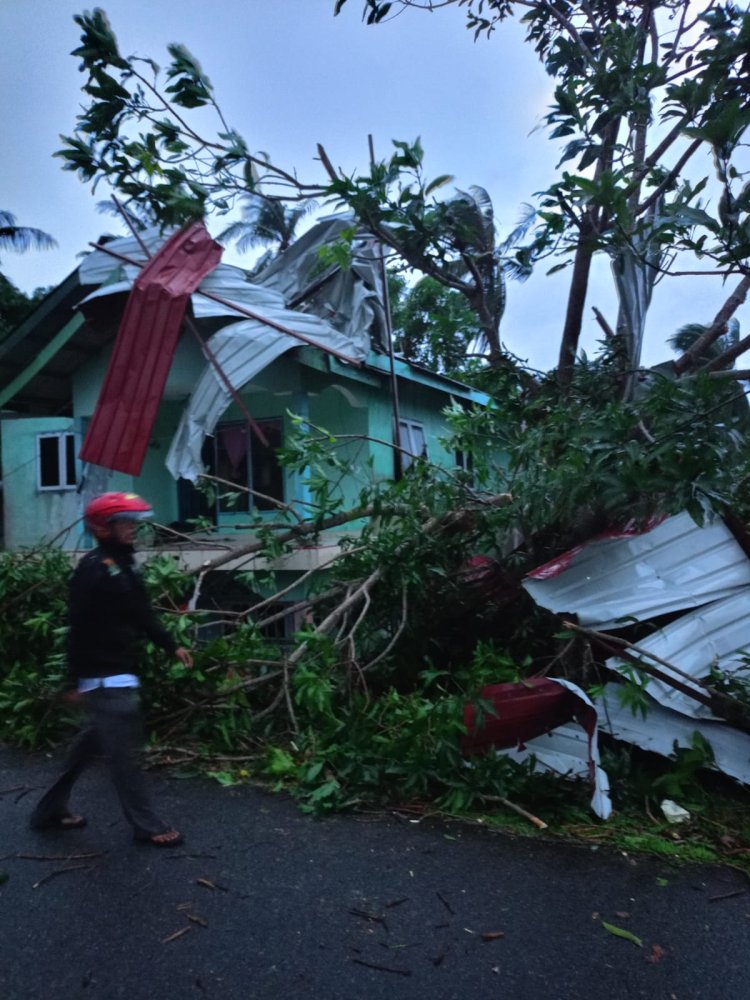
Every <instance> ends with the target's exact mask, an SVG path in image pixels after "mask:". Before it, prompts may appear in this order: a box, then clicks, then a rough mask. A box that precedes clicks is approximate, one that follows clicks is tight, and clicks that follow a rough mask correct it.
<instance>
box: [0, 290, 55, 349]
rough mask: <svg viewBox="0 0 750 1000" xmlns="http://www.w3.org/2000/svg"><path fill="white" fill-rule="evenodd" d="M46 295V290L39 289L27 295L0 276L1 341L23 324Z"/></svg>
mask: <svg viewBox="0 0 750 1000" xmlns="http://www.w3.org/2000/svg"><path fill="white" fill-rule="evenodd" d="M45 294H46V290H45V289H43V288H37V289H36V290H35V291H34V293H33V294H32V295H25V294H24V293H23V292H22V291H20V289H18V288H16V286H15V285H14V284H13V283H12V282H11V281H8V279H7V278H6V277H5V275H3V274H0V341H1V340H3V338H4V337H7V336H8V334H9V333H11V332H12V331H13V330H15V329H16V327H17V326H19V325H20V324H21V323H22V322H23V320H24V319H25V318H26V317H27V316H28V315H29V314H30V313H31V311H32V310H33V309H34V307H35V306H36V305H37V304H38V303H39V302H41V300H42V299H43V298H44V296H45Z"/></svg>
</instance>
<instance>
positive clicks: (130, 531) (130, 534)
mask: <svg viewBox="0 0 750 1000" xmlns="http://www.w3.org/2000/svg"><path fill="white" fill-rule="evenodd" d="M137 531H138V523H137V521H130V520H128V519H127V518H116V519H115V520H114V521H110V522H109V537H110V538H111V539H112V541H114V542H117V543H118V544H119V545H135V536H136V533H137Z"/></svg>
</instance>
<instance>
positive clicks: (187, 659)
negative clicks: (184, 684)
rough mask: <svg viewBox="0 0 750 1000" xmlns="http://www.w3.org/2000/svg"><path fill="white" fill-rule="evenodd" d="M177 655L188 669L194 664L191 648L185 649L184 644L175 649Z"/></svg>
mask: <svg viewBox="0 0 750 1000" xmlns="http://www.w3.org/2000/svg"><path fill="white" fill-rule="evenodd" d="M174 655H175V657H176V658H177V659H178V660H179V661H180V663H181V664H182V665H183V667H187V669H188V670H190V669H191V667H192V666H193V654H192V653H191V652H190V650H189V649H185V647H184V646H179V647H178V648H177V649H176V650H175V654H174Z"/></svg>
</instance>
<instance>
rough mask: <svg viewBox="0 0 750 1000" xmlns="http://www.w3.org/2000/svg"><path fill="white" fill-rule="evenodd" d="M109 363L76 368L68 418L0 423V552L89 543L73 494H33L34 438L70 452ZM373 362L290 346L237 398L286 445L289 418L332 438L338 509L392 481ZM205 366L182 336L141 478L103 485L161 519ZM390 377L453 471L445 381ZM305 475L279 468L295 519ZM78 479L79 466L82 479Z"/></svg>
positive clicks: (234, 524)
mask: <svg viewBox="0 0 750 1000" xmlns="http://www.w3.org/2000/svg"><path fill="white" fill-rule="evenodd" d="M108 360H109V350H104V351H102V352H101V353H100V355H99V356H97V357H95V358H93V359H91V360H90V361H89V362H88V363H86V364H85V365H83V366H82V367H81V368H80V369H79V370H78V371H77V372H76V374H75V376H74V378H73V385H72V395H73V412H74V415H75V416H74V418H52V417H49V418H20V419H9V420H4V421H3V422H2V455H3V468H4V476H5V491H4V492H5V531H6V537H5V545H6V547H7V548H14V549H15V548H19V547H23V546H26V545H31V544H34V543H36V542H38V541H39V540H40V539H44V540H49V539H51V538H53V537H57V536H60V539H61V543H62V544H63V546H64V547H65V548H79V547H82V546H84V545H86V544H88V542H89V541H90V540H88V539H87V538H86V536H85V533H84V532H82V531H81V529H80V524H79V526H78V528H77V529H73V528H69V526H70V525H71V524H73V523H74V522H75V521H77V520H78V519H79V518H80V515H81V509H80V508H81V502H82V501H81V497H80V494H79V493H77V492H76V490H75V489H60V490H40V489H39V484H38V481H37V477H38V463H37V437H38V435H39V434H40V433H50V432H71V431H72V432H74V433H75V434H76V435H77V437H76V454H77V452H78V449H79V448H80V444H81V440H82V437H83V434H84V432H85V429H86V426H87V424H88V421H89V420H90V418H91V416H92V414H93V412H94V409H95V406H96V401H97V398H98V394H99V389H100V387H101V385H102V383H103V380H104V377H105V374H106V370H107V363H108ZM373 365H375V367H373V366H372V365H368V366H362V367H357V366H354V365H348V364H343V363H341V362H339V361H337V360H336V359H335V358H333V357H331V356H328V355H325V354H323V353H322V352H320V351H316V350H314V349H312V348H307V347H300V348H295V349H293V350H292V351H289V352H287V353H286V354H284V355H282V356H281V357H280V358H278V359H277V360H276V361H275V362H273V363H272V364H271V365H269V366H268V367H267V368H266V369H264V370H263V371H261V372H260V373H258V375H257V376H256V378H255V379H254V380H253V382H252V384H251V385H248V386H246V387H245V388H244V389H243V390H242V393H241V398H242V400H243V403H244V405H245V406H246V407H247V410H248V412H249V413H250V414H251V416H253V417H255V418H257V419H266V418H278V419H281V420H282V421H283V433H284V439H285V441H288V440H289V437H290V435H291V434H292V432H293V430H294V422H293V420H292V414H294V415H297V416H299V417H301V418H302V419H303V420H304V421H309V426H310V429H311V431H312V433H315V428H316V427H318V428H323V429H325V431H326V432H327V433H328V434H330V435H332V436H333V437H334V438H335V439H336V441H335V445H334V449H335V452H336V454H337V456H338V457H339V459H341V461H342V462H350V463H351V465H352V468H353V472H352V473H351V474H349V473H347V474H346V475H337V474H336V478H335V479H334V480H333V489H334V494H335V495H337V496H338V497H340V499H341V500H342V502H343V506H344V507H350V506H354V505H355V504H356V503H357V502H358V500H359V495H360V492H361V491H362V489H363V488H365V487H367V486H369V485H372V484H373V483H374V482H379V481H383V480H390V479H392V478H393V475H394V451H393V448H392V447H391V446H390V445H389V442H392V441H393V438H394V434H393V427H394V417H393V405H392V400H391V388H390V386H391V382H390V374H389V371H388V367H389V366H388V364H387V359H385V358H383V357H376V358H375V359H374V361H373ZM205 366H206V361H205V359H204V358H203V356H202V353H201V350H200V348H199V346H198V344H197V343H196V341H195V339H194V338H193V337H192V336H189V335H185V336H183V338H182V339H181V341H180V343H179V344H178V347H177V351H176V354H175V359H174V362H173V365H172V367H171V370H170V373H169V377H168V380H167V385H166V388H165V392H164V396H163V400H162V403H161V405H160V407H159V412H158V416H157V420H156V424H155V426H154V429H153V433H152V435H151V440H150V443H149V447H148V450H147V453H146V457H145V461H144V464H143V469H142V472H141V474H140V475H139V476H137V477H133V476H126V475H123V474H121V473H113V474H112V476H111V477H110V480H109V482H108V488H109V489H113V490H133V491H135V492H137V493H140V494H142V495H143V496H145V497H147V498H148V500H149V501H150V502H151V503H152V504H153V506H154V510H155V514H156V519H157V521H159V522H160V523H164V524H169V523H171V522H174V521H177V520H179V519H180V517H181V516H182V511H181V509H180V504H179V500H178V484H177V483H176V482H175V481H174V480H173V479H172V477H171V475H170V474H169V472H168V471H167V469H166V467H165V460H166V456H167V452H168V450H169V446H170V443H171V441H172V438H173V436H174V434H175V431H176V429H177V426H178V424H179V420H180V416H181V413H182V411H183V408H184V405H185V401H186V400H187V398H188V396H189V394H190V392H191V391H192V390H193V389H194V387H195V385H196V383H197V381H198V379H199V378H200V376H201V374H202V373H203V371H204V369H205ZM397 371H398V374H399V378H398V391H399V404H400V416H401V418H402V420H406V421H411V422H414V423H418V424H419V425H421V427H422V429H423V432H424V438H425V442H426V447H427V457H428V459H429V460H430V461H431V462H433V463H435V464H437V465H440V466H443V467H445V468H451V467H453V465H454V461H455V456H454V455H453V453H452V452H449V451H448V450H446V448H445V447H444V446H443V444H442V443H441V438H443V437H444V436H445V435H446V425H445V420H444V417H443V416H442V410H443V408H444V407H445V406H446V405H448V403H449V401H450V388H451V386H450V384H448V383H441V382H440V380H439V379H438V378H437V377H436V376H433V375H431V374H430V373H425V372H421V371H420V370H417V369H410V368H409V367H408V366H406V365H405V364H404V363H403V362H398V363H397ZM244 417H245V414H244V413H243V410H242V408H241V407H239V406H238V405H237V404H236V403H232V404H231V405H230V406H229V407H228V409H227V411H226V413H225V414H224V416H223V417H222V421H233V420H235V421H241V420H244ZM310 471H311V470H302V471H297V470H286V471H285V474H284V490H285V496H284V499H285V500H286V501H287V502H290V501H294V500H297V501H299V505H298V510H299V512H300V513H303V512H304V511H305V510H306V509H308V508H306V505H305V502H306V501H309V500H310V499H311V493H310V488H309V485H308V483H307V479H308V477H309V474H310ZM80 474H81V463H80V461H79V462H78V463H77V476H78V480H79V481H80ZM264 516H265V515H264ZM268 516H272V512H269V515H268ZM247 521H248V515H247V513H244V514H243V513H230V512H222V513H221V514H220V515H219V526H220V528H221V529H222V530H225V531H227V530H233V529H239V530H242V528H243V527H244V526H245V525H246V524H247ZM66 528H68V529H69V530H67V531H66ZM61 532H62V534H61Z"/></svg>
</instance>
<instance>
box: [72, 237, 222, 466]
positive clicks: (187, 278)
mask: <svg viewBox="0 0 750 1000" xmlns="http://www.w3.org/2000/svg"><path fill="white" fill-rule="evenodd" d="M221 252H222V248H221V246H220V245H219V244H218V243H216V242H215V241H214V240H212V239H211V237H210V235H209V234H208V232H207V230H206V228H205V226H204V225H203V223H202V222H194V223H193V224H192V225H190V226H188V227H187V228H186V229H182V230H180V232H178V233H175V234H174V236H172V237H170V239H169V240H167V242H166V243H165V244H164V246H163V247H162V248H161V250H159V252H158V253H157V254H155V256H154V257H153V258H152V259H151V260H150V261H149V262H148V264H147V265H146V266H145V267H144V268H143V270H142V271H141V273H140V274H139V275H138V278H137V279H136V282H135V285H134V286H133V291H132V292H131V293H130V296H129V297H128V303H127V306H126V307H125V313H124V314H123V317H122V321H121V323H120V329H119V330H118V333H117V339H116V341H115V346H114V350H113V352H112V357H111V358H110V362H109V367H108V369H107V374H106V377H105V379H104V384H103V385H102V389H101V392H100V393H99V400H98V402H97V404H96V409H95V410H94V415H93V417H92V420H91V424H90V425H89V429H88V432H87V434H86V438H85V440H84V442H83V447H82V448H81V458H82V459H83V460H84V461H86V462H92V463H94V464H96V465H101V466H104V467H105V468H107V469H115V470H116V471H118V472H124V473H127V474H130V475H133V476H137V475H138V474H139V473H140V471H141V467H142V466H143V459H144V456H145V454H146V448H147V447H148V442H149V439H150V437H151V432H152V430H153V426H154V422H155V420H156V414H157V411H158V409H159V403H160V401H161V398H162V394H163V392H164V385H165V383H166V381H167V375H168V374H169V369H170V367H171V365H172V359H173V357H174V352H175V348H176V347H177V341H178V339H179V335H180V328H181V326H182V321H183V318H184V315H185V310H186V308H187V303H188V299H189V297H190V294H191V293H192V292H194V291H195V289H196V288H197V287H198V285H199V284H200V282H201V281H202V279H203V278H204V277H205V276H206V275H207V274H208V273H209V272H210V271H212V270H213V269H214V268H215V267H216V265H217V264H218V263H219V261H220V259H221Z"/></svg>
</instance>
